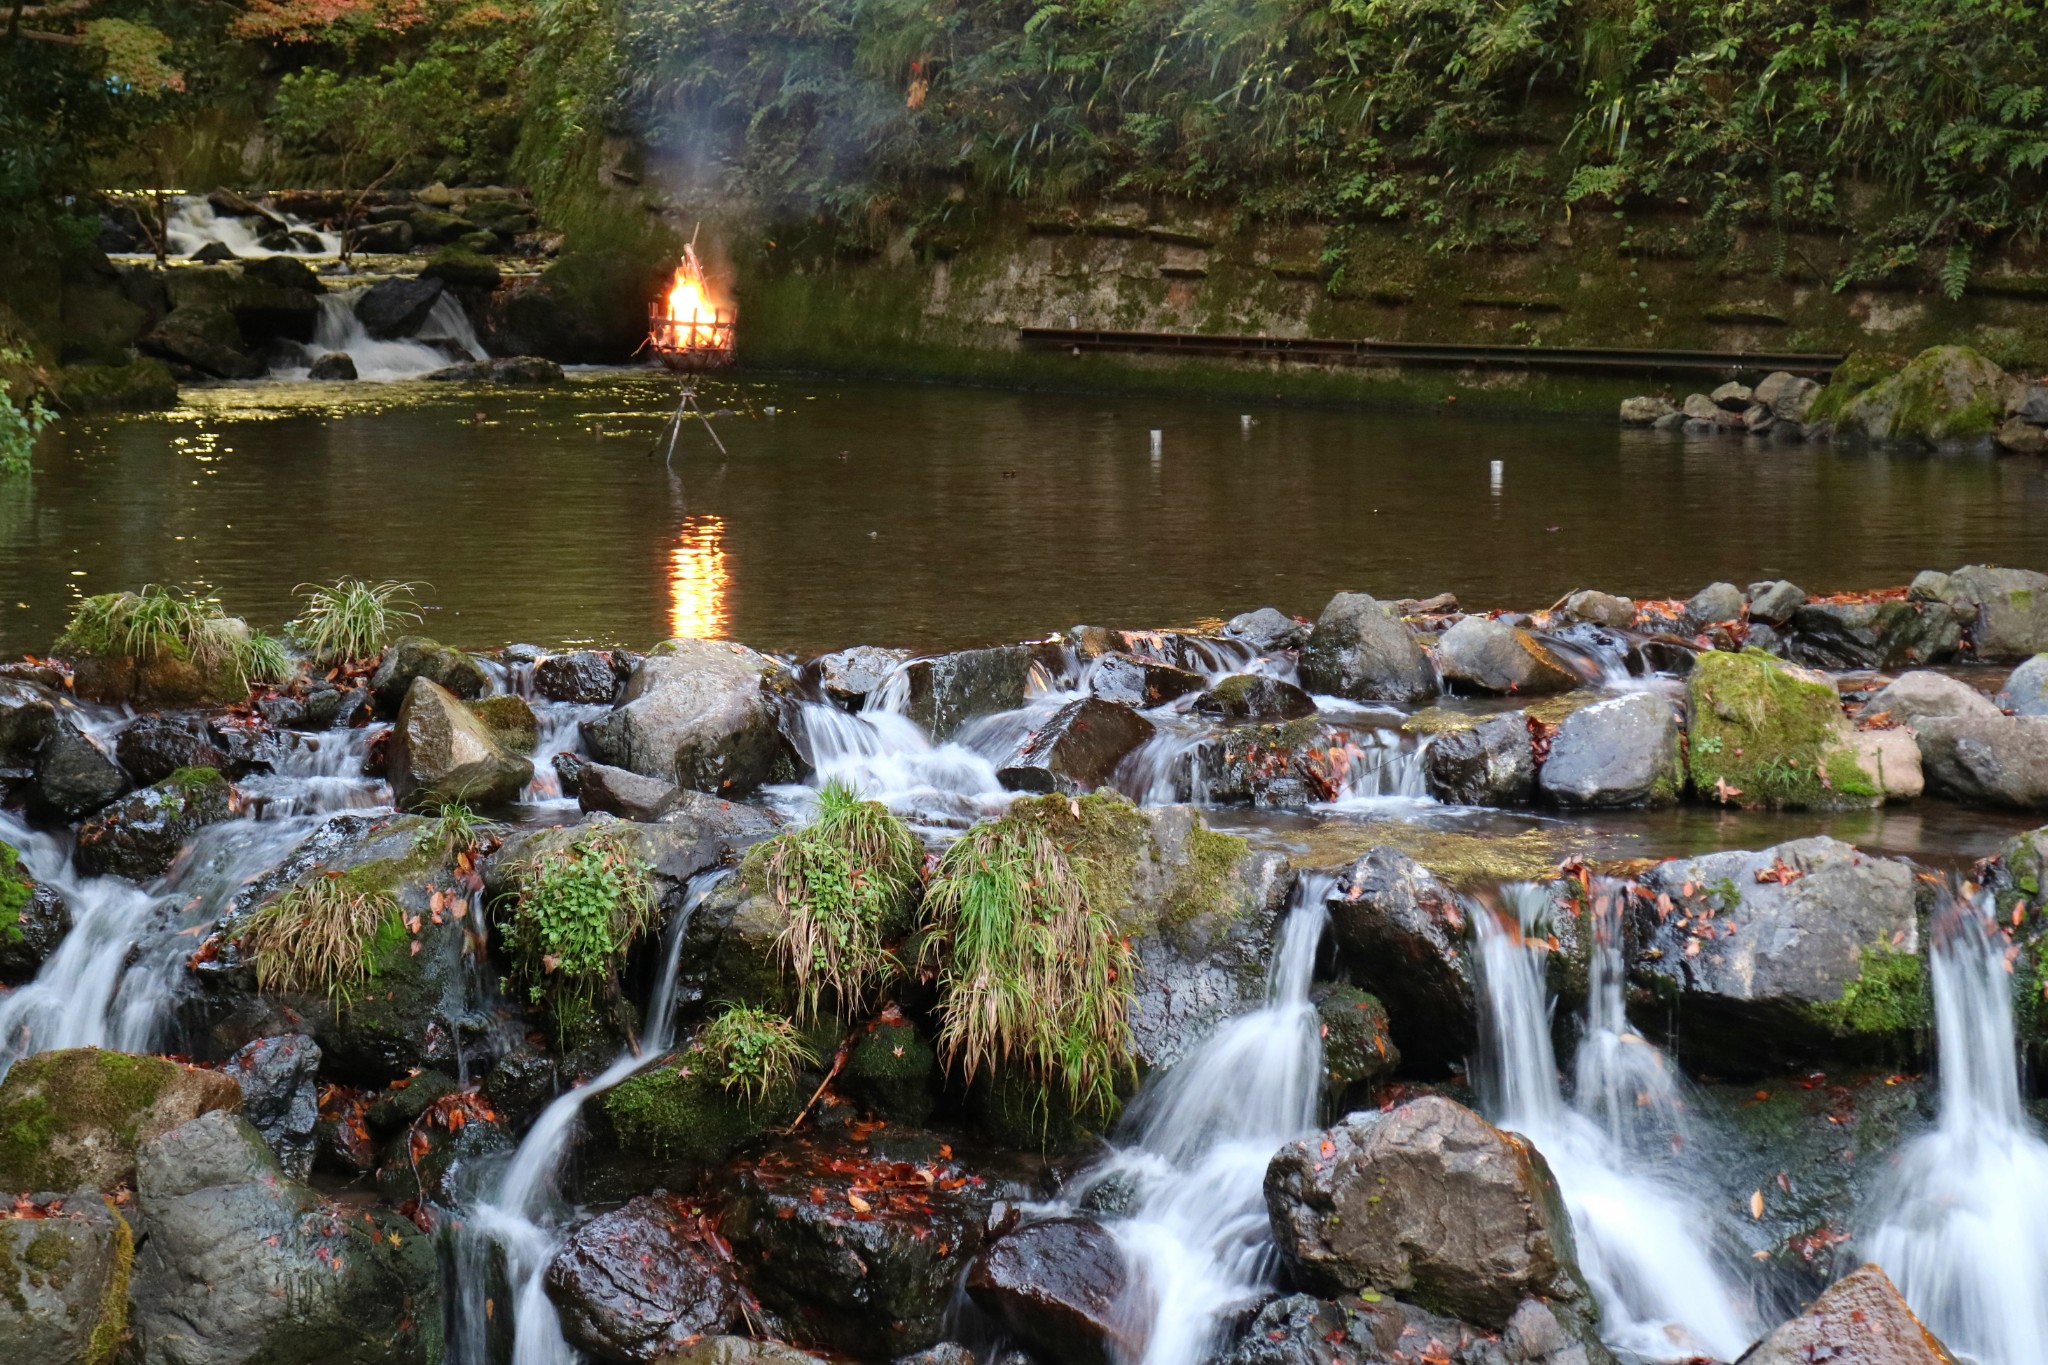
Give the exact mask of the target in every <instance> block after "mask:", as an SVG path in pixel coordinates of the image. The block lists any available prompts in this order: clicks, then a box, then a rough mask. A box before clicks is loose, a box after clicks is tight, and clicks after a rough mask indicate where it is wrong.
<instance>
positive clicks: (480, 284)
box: [420, 246, 505, 291]
mask: <svg viewBox="0 0 2048 1365" xmlns="http://www.w3.org/2000/svg"><path fill="white" fill-rule="evenodd" d="M420 277H421V278H422V279H429V280H439V281H441V282H442V283H443V284H445V285H447V286H448V287H449V288H451V289H477V290H485V291H488V290H492V289H496V288H497V287H498V284H499V282H500V281H501V280H503V279H504V278H505V276H504V273H503V272H502V271H500V270H499V269H498V263H497V262H496V261H494V260H492V259H491V258H490V257H488V256H485V255H482V254H480V253H478V252H475V251H469V250H465V249H464V248H462V247H460V246H444V247H442V248H441V249H440V250H439V251H437V252H435V253H434V254H433V255H432V256H431V257H429V258H428V260H427V263H426V265H425V267H424V268H422V269H421V271H420Z"/></svg>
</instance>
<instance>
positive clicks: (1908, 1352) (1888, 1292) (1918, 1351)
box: [1742, 1265, 1955, 1365]
mask: <svg viewBox="0 0 2048 1365" xmlns="http://www.w3.org/2000/svg"><path fill="white" fill-rule="evenodd" d="M1742 1360H1743V1365H1812V1362H1814V1361H1822V1360H1824V1361H1828V1362H1830V1365H1955V1357H1954V1356H1952V1355H1950V1354H1949V1352H1948V1348H1947V1347H1946V1346H1943V1345H1942V1344H1941V1342H1940V1341H1938V1340H1936V1339H1935V1336H1934V1334H1933V1333H1932V1332H1930V1331H1928V1330H1927V1328H1926V1326H1925V1325H1924V1324H1922V1323H1921V1321H1920V1319H1919V1318H1917V1317H1915V1316H1913V1310H1912V1309H1911V1308H1908V1307H1907V1306H1906V1301H1905V1300H1904V1299H1902V1298H1900V1297H1899V1291H1898V1289H1897V1287H1896V1286H1894V1285H1893V1284H1892V1282H1891V1277H1890V1276H1888V1275H1886V1274H1885V1273H1884V1271H1883V1270H1882V1269H1880V1268H1879V1267H1877V1266H1874V1265H1866V1266H1864V1267H1863V1268H1862V1269H1860V1270H1856V1271H1853V1272H1852V1273H1850V1274H1848V1275H1845V1276H1844V1277H1843V1278H1842V1279H1840V1280H1838V1281H1836V1282H1835V1284H1834V1285H1833V1286H1832V1287H1831V1288H1830V1289H1829V1290H1828V1291H1827V1292H1826V1293H1824V1294H1822V1295H1821V1296H1820V1297H1819V1298H1817V1299H1815V1300H1814V1301H1813V1306H1812V1307H1811V1308H1809V1309H1807V1310H1806V1311H1805V1312H1804V1313H1802V1314H1800V1315H1799V1316H1798V1317H1796V1318H1794V1319H1792V1320H1791V1321H1790V1322H1787V1323H1784V1324H1782V1325H1781V1326H1779V1327H1777V1328H1776V1329H1774V1330H1773V1331H1772V1332H1771V1333H1770V1334H1769V1335H1768V1336H1766V1337H1765V1338H1764V1339H1763V1340H1762V1341H1759V1342H1758V1343H1757V1344H1756V1345H1754V1346H1752V1347H1750V1348H1749V1353H1748V1354H1747V1355H1745V1356H1743V1357H1742Z"/></svg>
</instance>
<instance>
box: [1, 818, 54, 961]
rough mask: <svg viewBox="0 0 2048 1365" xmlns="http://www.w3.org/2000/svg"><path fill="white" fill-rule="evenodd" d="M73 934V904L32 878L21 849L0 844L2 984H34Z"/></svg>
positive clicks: (52, 887)
mask: <svg viewBox="0 0 2048 1365" xmlns="http://www.w3.org/2000/svg"><path fill="white" fill-rule="evenodd" d="M70 932H71V906H70V904H69V903H68V902H66V901H65V899H64V897H63V895H62V894H61V893H60V892H59V891H58V890H57V888H56V887H54V886H50V885H48V884H46V883H44V882H39V881H37V880H36V879H35V878H34V877H31V876H30V875H29V874H28V869H27V868H26V867H23V866H22V865H21V852H20V850H19V849H17V848H15V847H14V845H12V844H10V843H7V842H5V841H0V984H5V985H20V984H22V983H24V982H28V981H32V980H34V979H35V975H36V973H37V972H38V971H39V970H41V968H42V965H43V963H44V962H45V961H46V960H47V959H48V958H49V956H50V954H51V953H54V952H56V951H57V945H58V944H60V943H62V942H63V941H64V936H65V935H66V934H68V933H70Z"/></svg>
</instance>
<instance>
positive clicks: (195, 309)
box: [137, 304, 264, 379]
mask: <svg viewBox="0 0 2048 1365" xmlns="http://www.w3.org/2000/svg"><path fill="white" fill-rule="evenodd" d="M137 344H138V345H139V346H140V348H141V349H142V350H143V351H144V352H146V353H147V354H149V355H153V356H156V357H157V358H158V359H160V360H166V361H169V362H170V363H171V364H172V366H173V367H176V366H184V367H185V368H186V369H187V370H190V371H193V372H196V373H197V374H199V375H200V376H202V377H205V378H211V379H261V378H262V377H263V375H264V368H263V362H262V361H260V360H258V359H256V358H255V357H254V356H252V355H250V354H249V353H248V352H247V351H244V350H243V349H242V346H243V341H242V332H241V328H240V327H238V326H237V325H236V324H235V318H234V315H233V314H232V313H230V312H228V310H227V309H225V308H221V307H218V306H215V305H206V304H186V305H184V306H183V307H179V308H174V309H172V310H171V312H170V313H169V314H167V315H166V316H165V318H164V320H163V321H162V322H159V323H158V324H157V325H156V326H155V327H153V328H151V329H150V331H149V332H148V334H147V335H145V336H144V337H143V338H142V340H141V341H140V342H138V343H137Z"/></svg>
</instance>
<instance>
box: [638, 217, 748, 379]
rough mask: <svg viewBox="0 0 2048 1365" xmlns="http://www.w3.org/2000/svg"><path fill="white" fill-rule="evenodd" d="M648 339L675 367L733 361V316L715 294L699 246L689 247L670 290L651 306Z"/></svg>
mask: <svg viewBox="0 0 2048 1365" xmlns="http://www.w3.org/2000/svg"><path fill="white" fill-rule="evenodd" d="M648 315H649V316H648V340H649V341H650V342H651V343H652V345H653V347H654V351H655V354H657V355H658V356H660V357H661V359H662V361H663V362H664V363H666V364H668V365H669V366H670V367H671V368H675V369H708V368H711V367H713V366H718V365H725V364H729V363H731V361H732V344H733V336H732V331H733V315H732V312H731V310H730V309H725V308H720V307H719V306H718V304H717V303H716V301H714V300H713V299H712V297H711V290H710V286H709V285H708V284H707V282H706V281H705V278H704V266H703V264H702V263H701V262H700V261H699V260H698V259H697V248H696V247H695V246H694V245H692V246H685V247H684V248H683V259H682V260H681V262H679V263H678V264H677V266H676V273H675V278H674V279H673V280H672V281H671V282H670V284H669V288H668V293H667V295H666V296H665V297H663V298H662V299H660V300H658V301H656V303H655V304H654V305H653V306H652V307H651V308H649V309H648Z"/></svg>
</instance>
